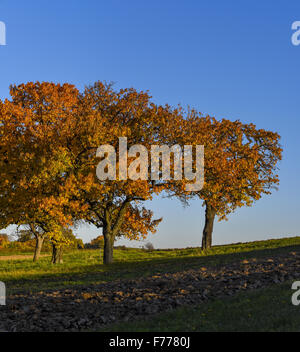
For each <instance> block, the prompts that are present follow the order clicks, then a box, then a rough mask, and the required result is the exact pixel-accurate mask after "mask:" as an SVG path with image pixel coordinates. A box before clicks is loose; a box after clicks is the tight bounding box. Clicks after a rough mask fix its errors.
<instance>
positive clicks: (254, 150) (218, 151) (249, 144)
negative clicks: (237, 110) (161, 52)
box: [172, 111, 282, 249]
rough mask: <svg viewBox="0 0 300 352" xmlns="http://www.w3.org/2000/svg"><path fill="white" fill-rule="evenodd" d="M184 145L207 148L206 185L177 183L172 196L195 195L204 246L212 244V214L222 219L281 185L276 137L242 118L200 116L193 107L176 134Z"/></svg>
mask: <svg viewBox="0 0 300 352" xmlns="http://www.w3.org/2000/svg"><path fill="white" fill-rule="evenodd" d="M180 138H182V142H184V143H186V144H192V145H197V144H203V145H204V150H205V161H204V165H205V167H204V187H203V188H202V189H201V190H199V191H197V192H185V190H184V189H183V184H182V183H181V184H176V185H175V187H174V189H172V195H177V196H178V197H179V198H180V199H181V200H183V201H184V202H188V201H189V200H190V199H191V198H194V197H197V198H200V199H201V200H202V201H203V205H204V206H205V224H204V229H203V235H202V248H203V249H209V248H210V247H211V245H212V233H213V225H214V220H215V217H216V216H217V217H218V218H219V220H223V219H226V218H227V216H228V214H230V213H231V212H234V211H235V210H236V209H237V208H238V207H242V206H245V205H246V206H251V205H252V204H253V202H254V201H256V200H258V199H260V198H261V197H262V195H263V194H270V193H271V191H272V189H274V188H276V185H278V183H279V178H278V175H277V174H276V171H277V164H278V161H279V160H281V152H282V149H281V146H280V144H279V139H280V136H279V135H278V134H277V133H275V132H272V131H266V130H263V129H257V128H256V126H255V125H253V124H242V123H241V122H240V121H230V120H226V119H223V120H221V121H217V120H216V119H214V118H210V117H209V116H207V117H202V116H201V115H200V114H198V113H197V112H196V111H192V113H191V114H190V117H189V118H188V119H187V120H186V125H185V128H184V129H183V133H182V134H181V135H180Z"/></svg>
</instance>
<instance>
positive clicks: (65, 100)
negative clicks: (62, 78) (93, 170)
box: [0, 82, 78, 261]
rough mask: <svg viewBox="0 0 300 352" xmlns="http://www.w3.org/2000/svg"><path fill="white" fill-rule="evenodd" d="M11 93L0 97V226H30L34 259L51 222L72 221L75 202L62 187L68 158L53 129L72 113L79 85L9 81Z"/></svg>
mask: <svg viewBox="0 0 300 352" xmlns="http://www.w3.org/2000/svg"><path fill="white" fill-rule="evenodd" d="M10 94H11V97H12V99H11V100H8V99H6V100H5V101H4V102H0V118H1V123H0V135H1V140H0V153H1V159H0V164H1V165H0V166H1V168H0V176H1V177H0V209H1V212H0V226H1V227H2V228H3V227H6V226H8V225H10V224H16V225H18V226H20V225H26V226H28V227H29V229H30V231H31V232H32V233H33V235H34V236H35V238H36V249H35V254H34V261H36V260H37V259H38V257H39V254H40V250H41V247H42V244H43V241H44V239H45V238H46V237H47V236H48V235H49V232H51V233H52V237H53V226H54V224H55V225H56V226H67V225H69V224H70V223H71V222H72V214H71V212H72V211H71V210H70V207H71V206H72V204H74V203H72V202H71V203H70V206H69V202H68V201H69V199H68V198H67V197H66V194H65V193H64V192H62V190H63V188H62V180H63V175H64V174H65V172H66V169H67V167H68V166H69V164H68V160H67V159H66V157H65V155H64V150H63V149H62V148H61V147H60V143H59V139H55V137H56V136H57V134H56V130H55V129H56V124H57V123H60V124H63V123H64V121H65V120H66V119H68V118H69V116H70V115H72V114H73V109H74V107H75V106H76V102H77V100H78V90H77V89H76V88H75V87H74V86H72V85H68V84H65V85H59V84H57V85H55V84H53V83H39V82H37V83H31V82H30V83H28V84H26V85H24V84H21V85H19V86H11V87H10ZM56 142H57V143H56Z"/></svg>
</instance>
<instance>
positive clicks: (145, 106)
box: [64, 82, 176, 264]
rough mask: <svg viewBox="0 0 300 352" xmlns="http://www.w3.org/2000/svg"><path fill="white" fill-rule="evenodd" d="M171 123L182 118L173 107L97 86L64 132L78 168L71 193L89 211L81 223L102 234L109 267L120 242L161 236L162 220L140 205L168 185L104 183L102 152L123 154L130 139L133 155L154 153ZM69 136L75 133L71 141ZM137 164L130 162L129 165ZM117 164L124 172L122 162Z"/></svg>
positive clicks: (127, 181)
mask: <svg viewBox="0 0 300 352" xmlns="http://www.w3.org/2000/svg"><path fill="white" fill-rule="evenodd" d="M170 117H172V118H173V119H174V120H175V119H176V113H175V112H174V111H172V110H171V109H170V108H169V107H168V106H166V107H161V106H156V105H155V104H153V103H151V102H150V97H149V95H148V94H147V93H143V92H137V91H135V90H134V89H122V90H120V91H114V90H113V89H112V86H111V85H109V84H103V83H101V82H97V83H95V84H94V85H93V86H91V87H88V88H86V89H85V91H84V93H83V94H82V97H81V104H80V108H79V110H78V114H77V116H76V118H75V119H73V120H72V121H71V120H70V121H69V122H70V124H69V125H68V126H67V128H66V129H65V131H64V133H65V134H64V140H65V141H66V149H67V153H68V154H67V155H68V158H69V159H70V160H71V163H72V165H73V167H72V169H71V170H70V172H68V177H67V178H66V185H65V188H66V189H70V190H71V191H70V193H72V199H75V200H77V201H78V202H79V203H80V206H79V207H80V208H81V209H85V211H84V212H81V215H80V217H81V218H83V219H85V220H86V221H87V222H88V223H90V224H93V225H94V226H96V227H97V228H99V229H102V235H103V236H104V251H103V252H104V254H103V261H104V263H105V264H109V263H111V262H112V261H113V244H114V241H115V239H116V238H117V237H118V236H122V235H124V236H126V237H128V238H131V239H133V238H134V239H136V238H138V237H139V236H144V235H145V234H146V233H147V232H148V231H152V232H154V231H155V228H156V226H157V225H158V223H159V222H160V220H161V219H157V220H153V219H152V215H153V214H152V213H151V212H149V211H147V210H146V209H144V208H143V207H141V205H140V202H143V201H145V200H150V199H152V195H153V194H154V193H155V194H158V193H160V192H161V191H162V190H163V189H164V188H165V187H166V185H165V184H158V182H153V181H151V180H149V179H147V180H144V179H137V180H131V179H123V177H121V176H122V175H120V173H117V174H116V179H109V176H108V179H106V180H99V179H98V178H97V177H96V168H97V165H98V164H99V161H100V162H101V161H102V160H103V158H102V159H100V160H99V157H98V156H97V155H96V151H97V149H98V147H99V146H101V145H109V146H111V147H112V148H113V149H114V150H115V151H116V153H117V154H118V153H119V152H120V149H119V137H127V142H128V147H127V148H126V149H127V150H128V149H129V147H130V146H132V145H136V144H142V145H143V146H144V147H145V148H147V149H148V150H150V148H151V145H152V144H154V143H155V142H157V135H158V133H160V129H163V126H164V124H166V123H167V121H168V120H169V118H170ZM174 123H175V121H174ZM69 131H74V132H73V133H72V134H71V135H70V134H68V133H69ZM103 156H104V155H103ZM104 159H105V157H104ZM134 159H135V158H134V157H132V158H130V157H129V158H128V160H129V162H131V161H132V160H134ZM116 164H117V169H119V166H120V160H117V162H116ZM136 168H138V166H136ZM147 171H148V172H149V170H147Z"/></svg>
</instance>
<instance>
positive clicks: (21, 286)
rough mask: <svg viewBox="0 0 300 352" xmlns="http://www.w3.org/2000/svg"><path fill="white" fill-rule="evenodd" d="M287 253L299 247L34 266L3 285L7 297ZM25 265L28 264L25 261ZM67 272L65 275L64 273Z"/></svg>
mask: <svg viewBox="0 0 300 352" xmlns="http://www.w3.org/2000/svg"><path fill="white" fill-rule="evenodd" d="M213 251H214V249H212V250H211V252H213ZM291 251H296V252H300V245H292V246H285V247H279V248H270V249H259V250H251V251H244V252H239V253H229V254H224V253H222V254H210V252H208V253H203V252H201V255H198V256H197V255H194V256H184V255H183V256H174V257H168V258H161V257H160V258H153V257H151V258H149V260H146V259H145V257H143V258H141V260H136V259H135V260H132V259H133V258H128V259H127V260H126V261H123V260H120V259H117V260H116V261H115V262H114V263H112V264H110V265H103V264H101V263H99V264H97V263H96V264H85V263H84V264H83V263H82V262H81V263H80V262H79V263H78V264H77V263H76V264H73V263H71V264H72V266H71V267H68V265H71V264H68V262H67V261H66V264H60V265H58V267H57V266H55V267H53V269H55V270H57V271H56V272H51V271H50V272H49V271H48V272H45V271H43V270H42V269H43V267H39V266H38V265H39V263H36V264H35V263H30V265H31V266H32V269H33V270H34V268H35V267H34V266H35V265H37V266H36V268H37V269H39V270H40V272H33V273H28V274H27V275H26V276H27V277H26V278H22V279H20V278H19V277H13V276H11V277H6V279H5V280H3V281H5V282H6V284H7V289H8V294H13V293H17V292H28V291H29V292H36V291H43V290H54V289H56V290H57V289H67V288H72V287H75V286H76V287H78V286H83V285H90V286H91V285H97V284H100V283H105V282H109V281H113V280H120V279H137V278H141V277H147V276H152V275H157V274H163V273H174V272H180V271H185V270H191V269H197V268H200V267H207V268H209V267H210V268H211V267H218V266H222V265H225V264H227V263H233V262H239V261H242V260H245V259H252V258H257V259H259V258H264V257H266V258H270V257H276V256H278V255H287V254H289V252H291ZM66 257H67V256H66ZM94 259H95V258H94ZM99 260H100V258H99ZM130 260H131V261H130ZM20 262H21V261H19V264H20ZM25 263H26V264H28V261H27V262H25ZM44 264H46V263H44ZM65 265H66V266H65ZM49 266H50V264H49ZM47 270H51V267H50V269H49V267H47ZM67 270H68V272H65V271H67ZM0 280H1V274H0Z"/></svg>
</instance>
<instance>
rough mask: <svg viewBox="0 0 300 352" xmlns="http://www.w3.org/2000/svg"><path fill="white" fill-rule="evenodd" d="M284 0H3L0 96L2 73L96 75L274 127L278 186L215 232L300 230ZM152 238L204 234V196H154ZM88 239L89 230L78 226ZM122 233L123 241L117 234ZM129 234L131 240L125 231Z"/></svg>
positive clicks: (236, 237) (296, 75)
mask: <svg viewBox="0 0 300 352" xmlns="http://www.w3.org/2000/svg"><path fill="white" fill-rule="evenodd" d="M296 20H298V21H300V2H299V0H289V1H283V0H279V1H276V2H275V1H266V0H265V1H264V0H260V1H258V0H252V1H238V0H236V1H230V0H229V1H221V0H219V1H208V0H207V1H199V0H198V1H196V0H194V1H192V0H188V1H187V0H185V1H183V0H180V1H178V0H177V1H174V0H172V1H169V0H164V1H161V0H160V1H157V0H152V1H141V0H140V1H136V0H128V1H98V0H85V1H82V0H64V1H61V0H52V1H40V0H27V1H11V0H1V1H0V21H3V22H5V23H6V26H7V45H6V46H0V98H1V99H3V98H6V97H8V87H9V85H10V84H11V83H21V82H27V81H36V80H39V81H54V82H70V83H73V84H75V85H77V86H78V87H79V88H83V87H84V86H85V85H87V84H90V83H93V82H94V81H96V80H106V81H114V82H116V86H117V87H131V86H133V87H135V88H136V89H138V90H149V91H150V93H151V94H152V96H153V99H154V101H155V102H156V103H169V104H171V105H176V104H177V103H181V104H182V105H184V106H187V105H189V106H191V107H194V108H196V109H198V110H199V111H201V112H203V113H209V114H211V115H213V116H216V117H217V118H222V117H225V118H229V119H233V120H235V119H240V120H241V121H244V122H253V123H255V124H257V126H258V127H261V128H266V129H271V130H274V131H277V132H279V133H280V134H281V136H282V145H283V148H284V158H283V161H282V163H281V164H280V178H281V185H280V190H279V191H278V192H275V193H274V194H273V195H271V196H267V197H264V198H263V199H261V200H260V201H258V202H257V203H256V204H255V205H254V206H253V207H251V208H243V209H239V210H237V211H236V213H234V214H233V215H231V216H230V218H229V221H228V222H221V223H217V224H216V226H215V232H214V240H213V243H214V244H220V243H231V242H239V241H251V240H256V239H265V238H275V237H282V236H289V235H300V226H299V225H300V215H299V208H300V207H299V199H300V189H299V182H298V180H299V173H300V165H299V159H300V158H299V149H300V139H299V127H300V94H299V92H300V46H293V45H292V44H291V35H292V30H291V25H292V22H294V21H296ZM149 206H150V207H151V208H152V209H153V210H154V212H155V214H156V215H157V216H159V217H160V216H163V217H164V221H163V223H162V224H161V225H160V228H159V231H158V233H157V234H155V235H153V236H149V237H148V240H150V241H151V242H152V243H153V244H154V246H155V247H185V246H195V245H199V244H200V243H201V231H202V227H203V215H204V213H203V208H202V207H201V204H200V202H199V201H197V202H196V201H195V202H193V203H192V205H191V206H190V207H189V208H183V207H182V205H181V204H180V203H179V202H178V201H177V200H175V199H174V200H166V199H155V200H154V201H153V202H152V203H150V204H149ZM77 232H78V233H79V235H80V236H81V237H82V238H83V239H84V240H85V241H88V240H89V239H90V238H93V237H95V236H96V235H97V232H96V231H95V230H94V229H92V228H90V229H88V228H81V229H80V230H79V231H77ZM122 243H123V242H122ZM131 245H140V244H139V243H131Z"/></svg>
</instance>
